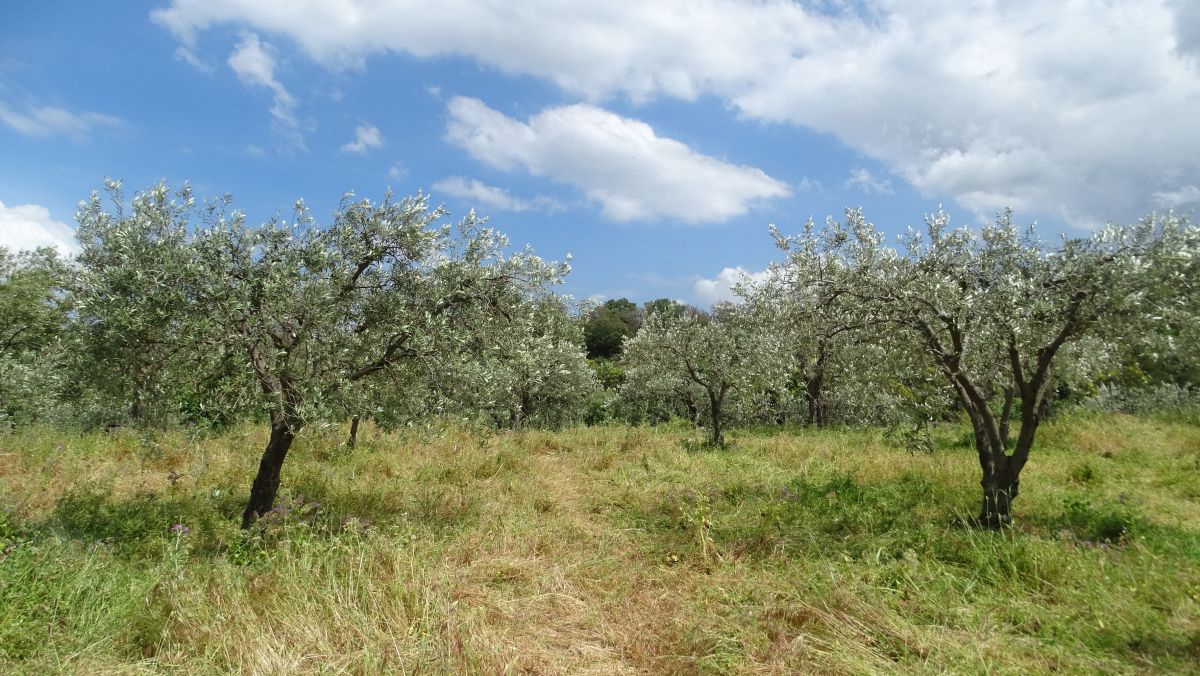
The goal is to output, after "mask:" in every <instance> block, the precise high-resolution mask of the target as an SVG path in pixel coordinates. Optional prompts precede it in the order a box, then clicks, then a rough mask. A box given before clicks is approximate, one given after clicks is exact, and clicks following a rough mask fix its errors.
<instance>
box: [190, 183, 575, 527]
mask: <svg viewBox="0 0 1200 676" xmlns="http://www.w3.org/2000/svg"><path fill="white" fill-rule="evenodd" d="M446 215H447V214H446V212H445V211H444V210H443V209H442V208H440V207H439V208H431V207H430V206H429V204H428V201H427V198H426V197H425V196H424V195H420V194H418V195H417V196H414V197H406V198H403V199H398V200H397V199H393V198H392V196H391V195H388V196H387V197H385V198H384V199H383V200H382V201H380V202H372V201H370V200H365V199H354V198H353V197H352V196H347V197H346V198H345V199H344V200H343V201H342V204H341V206H340V207H339V209H338V211H337V212H336V213H335V215H334V219H333V222H332V223H331V224H330V225H328V226H324V227H322V226H318V225H317V224H316V222H315V221H314V219H313V218H312V216H311V215H310V214H309V212H308V210H307V209H306V208H305V207H304V205H303V204H302V203H298V204H297V206H296V210H295V214H294V217H293V218H292V220H290V221H284V220H281V219H275V220H272V221H270V222H268V223H266V224H264V225H262V226H261V227H258V228H250V227H247V226H246V225H245V223H244V219H243V218H242V217H241V215H240V214H236V213H235V214H233V215H232V216H230V217H224V216H222V217H221V218H219V219H217V220H216V221H215V222H214V223H212V224H211V225H210V226H209V227H207V228H204V229H202V230H200V231H199V232H197V233H196V235H195V237H194V242H193V246H194V249H195V265H196V266H197V268H198V270H199V272H200V274H199V275H198V279H201V280H203V284H202V286H201V287H200V288H198V289H197V293H196V297H195V303H196V312H197V313H203V317H204V326H203V327H201V328H199V329H198V333H202V334H203V333H215V334H217V335H219V336H220V339H221V341H222V342H224V343H225V344H227V345H234V346H237V347H238V348H239V349H240V350H241V351H242V353H243V354H244V365H245V368H246V369H247V371H248V372H249V373H250V374H252V376H253V377H254V379H255V380H256V381H257V383H258V386H259V388H260V390H261V392H262V396H263V403H264V407H265V409H266V411H267V412H268V415H269V419H270V430H271V433H270V438H269V440H268V442H267V445H266V448H265V449H264V451H263V454H262V458H261V460H260V462H259V468H258V473H257V475H256V476H255V478H254V482H253V484H252V485H251V490H250V499H249V501H248V503H247V505H246V509H245V512H244V514H243V517H242V525H243V527H248V526H249V525H250V524H252V523H253V522H254V521H255V520H256V519H257V518H258V517H259V516H260V515H262V514H264V513H266V512H268V511H270V509H271V508H272V506H273V504H274V501H275V496H276V492H277V491H278V488H279V484H280V471H281V469H282V467H283V464H284V460H285V458H286V457H287V453H288V450H289V449H290V448H291V445H292V441H293V440H294V439H295V437H296V435H297V434H298V433H299V432H300V431H301V429H303V428H304V426H305V425H306V424H308V423H310V422H311V421H313V420H317V419H329V418H333V419H337V418H341V417H343V416H344V413H345V411H346V410H347V406H346V404H347V401H353V402H360V401H362V400H363V399H362V397H363V396H364V395H363V393H362V390H363V388H369V387H370V386H371V383H372V382H386V380H385V379H383V378H381V377H382V376H385V375H386V374H388V373H389V372H390V371H392V370H394V369H401V370H404V369H405V368H406V367H411V366H412V365H413V364H414V363H420V362H423V361H426V360H431V359H432V358H433V357H434V356H435V355H437V354H439V353H445V352H453V351H456V350H459V349H462V348H463V347H464V346H465V345H467V344H468V343H469V342H470V339H471V336H472V332H473V331H475V330H476V327H480V326H489V325H490V324H489V323H488V322H486V321H484V319H485V318H487V317H494V316H497V315H500V316H503V315H504V313H505V312H506V311H507V309H508V308H507V305H506V304H507V302H508V301H509V300H510V299H511V297H512V295H513V293H514V292H515V293H517V294H525V293H533V292H534V291H538V290H543V289H545V288H546V287H547V286H548V285H550V284H552V283H556V282H557V281H559V280H560V279H561V277H562V276H563V275H564V274H566V272H567V271H568V267H567V266H566V265H565V264H562V265H559V264H551V263H546V262H544V261H542V260H541V259H540V258H538V257H537V256H534V255H533V254H532V252H530V251H528V250H525V251H523V252H518V253H515V254H511V255H506V253H505V250H506V248H507V247H508V241H507V240H506V239H505V238H504V237H503V235H500V234H499V233H497V232H495V231H494V230H492V229H489V228H486V227H484V221H482V220H480V219H478V218H476V217H475V214H474V213H473V212H472V213H471V214H470V215H468V216H467V217H466V218H464V219H463V220H462V221H461V222H460V223H459V224H458V225H457V227H453V226H451V225H450V224H445V223H443V220H444V218H445V216H446Z"/></svg>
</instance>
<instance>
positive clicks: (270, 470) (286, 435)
mask: <svg viewBox="0 0 1200 676" xmlns="http://www.w3.org/2000/svg"><path fill="white" fill-rule="evenodd" d="M291 422H292V423H293V424H289V421H288V420H286V419H285V418H284V417H283V416H278V415H277V416H274V419H273V420H272V421H271V439H270V441H268V442H267V448H266V450H264V451H263V456H262V460H260V461H259V463H258V474H257V475H256V476H255V477H254V483H253V484H251V485H250V502H249V503H247V504H246V511H245V512H243V513H242V528H243V529H245V528H249V527H250V526H251V524H253V523H254V522H255V521H257V520H258V519H259V517H261V516H262V515H263V514H266V513H267V512H269V511H271V508H272V507H274V506H275V494H276V493H277V492H278V491H279V472H280V470H281V469H282V468H283V460H284V458H286V457H287V452H288V449H289V448H291V446H292V440H293V439H295V438H296V432H298V431H300V427H299V423H298V421H291Z"/></svg>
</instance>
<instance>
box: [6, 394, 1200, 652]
mask: <svg viewBox="0 0 1200 676" xmlns="http://www.w3.org/2000/svg"><path fill="white" fill-rule="evenodd" d="M938 435H939V436H938V438H937V444H936V446H937V448H936V450H935V451H934V452H932V453H930V454H918V455H911V454H909V453H907V452H906V451H904V450H901V449H898V448H895V447H892V446H889V445H888V444H887V443H886V442H885V441H884V439H883V438H882V437H881V435H879V434H877V433H872V432H861V431H825V432H807V431H806V432H797V433H787V434H782V433H781V434H775V435H770V434H752V433H745V432H744V433H741V434H735V435H734V436H733V448H732V449H731V450H727V451H722V452H711V451H697V450H694V446H693V445H691V444H688V443H685V442H686V441H687V440H688V439H690V438H691V437H692V435H691V434H690V433H689V432H687V431H680V430H664V429H659V430H653V429H638V428H621V427H604V428H585V429H577V430H570V431H565V432H561V433H545V432H529V433H515V434H498V435H479V434H475V433H471V432H467V431H462V430H453V429H451V430H443V431H440V432H436V433H434V432H430V431H423V432H410V433H405V434H396V435H384V434H381V433H378V432H377V431H375V430H372V429H368V430H367V432H366V434H365V437H366V439H365V441H364V442H363V443H361V444H360V447H359V448H358V449H356V450H353V451H349V450H347V449H345V448H342V447H340V446H339V442H340V440H341V438H342V437H341V433H340V432H337V433H335V432H333V431H331V432H330V433H329V434H326V435H321V434H315V435H309V436H307V437H305V438H304V439H302V440H300V441H299V442H298V443H297V447H296V448H294V450H293V452H292V453H293V454H292V457H290V458H289V459H288V464H287V466H286V467H285V472H284V474H285V476H284V484H285V487H284V493H285V495H286V498H285V500H284V501H283V505H282V507H281V508H280V509H279V510H278V512H277V513H276V514H273V515H271V516H270V517H269V518H268V519H266V520H265V522H264V525H263V526H262V527H261V528H258V529H256V530H255V531H254V532H253V533H251V534H250V535H244V534H242V533H240V532H239V531H238V530H237V528H236V526H237V520H238V516H239V515H240V511H241V508H242V505H243V499H244V495H245V492H246V490H247V487H248V484H249V481H250V477H251V474H252V470H253V468H254V466H255V462H256V455H257V451H258V450H259V449H260V448H261V447H262V445H263V444H264V443H265V435H264V430H261V429H256V428H249V427H247V428H244V429H239V430H236V431H233V432H231V433H227V434H224V435H222V436H220V437H216V438H209V439H199V440H190V439H188V438H187V437H186V436H183V435H181V434H180V435H144V434H138V433H134V432H118V433H114V434H98V435H93V436H83V437H80V436H77V435H70V434H65V433H59V432H54V431H49V430H37V431H26V432H17V433H15V434H10V435H7V436H2V437H0V507H3V508H4V512H3V513H2V515H0V548H2V549H3V554H2V559H0V670H3V671H15V672H47V671H49V672H76V673H103V672H110V673H111V672H119V673H125V672H158V671H184V672H189V673H192V672H194V673H207V672H229V671H239V672H256V673H294V672H306V671H307V672H338V671H350V672H358V673H378V672H409V673H411V672H416V673H426V672H442V673H444V672H452V673H460V672H484V673H497V672H499V673H504V672H533V673H559V672H572V673H596V674H615V673H646V672H659V673H701V672H704V673H707V672H734V673H796V672H818V673H825V672H828V673H872V672H874V673H878V672H918V673H919V672H937V671H952V672H956V673H983V672H988V673H1031V672H1046V671H1065V672H1073V673H1095V672H1111V673H1122V672H1129V673H1134V672H1136V673H1144V672H1162V673H1167V672H1172V673H1179V672H1189V671H1190V672H1200V669H1198V667H1197V665H1198V664H1200V427H1194V426H1189V425H1183V424H1171V423H1165V422H1155V421H1150V420H1144V419H1135V418H1129V417H1119V416H1109V417H1093V418H1081V417H1074V418H1069V419H1067V420H1065V421H1061V422H1057V423H1054V424H1051V425H1048V426H1047V427H1046V428H1044V430H1043V433H1042V435H1041V436H1040V439H1039V441H1040V443H1039V446H1038V448H1037V449H1035V454H1034V456H1033V458H1032V460H1031V462H1030V465H1029V467H1028V468H1027V470H1026V476H1025V477H1023V480H1022V482H1021V488H1022V495H1021V496H1020V499H1019V500H1018V501H1017V503H1016V512H1017V517H1018V526H1017V527H1016V528H1015V529H1013V530H1012V531H1010V532H1007V533H1002V534H996V533H989V532H981V531H977V530H973V529H971V528H968V527H965V526H964V525H963V521H964V520H965V517H967V516H968V515H969V514H971V513H973V512H974V510H975V509H976V502H977V499H978V498H977V493H978V477H977V473H978V468H977V466H976V462H975V460H974V456H973V452H972V450H971V449H970V448H969V447H967V446H966V445H965V444H966V442H967V439H968V438H969V435H968V434H967V430H966V429H963V428H957V427H949V428H946V429H943V430H940V431H939V432H938ZM175 524H180V525H179V526H175V527H174V529H173V528H172V527H173V526H174V525H175Z"/></svg>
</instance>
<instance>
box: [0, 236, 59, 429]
mask: <svg viewBox="0 0 1200 676" xmlns="http://www.w3.org/2000/svg"><path fill="white" fill-rule="evenodd" d="M69 279H70V269H69V267H68V265H67V263H66V262H65V261H63V260H62V259H61V258H60V257H59V256H58V255H57V254H56V253H55V251H54V250H53V249H48V248H43V249H36V250H33V251H18V252H10V251H9V250H8V249H6V248H4V247H0V427H3V426H7V425H9V424H13V423H18V422H26V421H31V420H37V419H45V418H46V417H48V413H49V411H50V409H52V408H54V406H55V403H56V402H57V401H58V400H59V399H60V395H61V391H60V390H61V387H62V385H63V383H62V377H61V375H62V374H61V366H62V362H63V361H64V357H65V350H64V345H63V342H64V339H65V333H66V329H67V325H68V317H69V312H70V299H69V296H68V295H67V294H66V288H67V285H68V284H69Z"/></svg>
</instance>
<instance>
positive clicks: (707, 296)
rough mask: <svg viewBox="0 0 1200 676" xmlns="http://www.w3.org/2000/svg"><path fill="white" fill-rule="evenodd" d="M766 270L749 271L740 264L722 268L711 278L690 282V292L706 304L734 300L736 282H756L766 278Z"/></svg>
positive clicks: (735, 298)
mask: <svg viewBox="0 0 1200 676" xmlns="http://www.w3.org/2000/svg"><path fill="white" fill-rule="evenodd" d="M767 274H768V271H767V270H760V271H758V272H751V271H749V270H746V269H745V268H743V267H742V266H740V265H739V266H737V267H733V268H724V269H722V270H721V272H719V273H718V274H717V276H716V277H714V278H712V279H707V278H703V277H702V278H700V279H697V280H696V281H695V283H693V284H692V292H693V293H694V294H695V295H696V298H698V299H699V300H700V301H702V302H704V303H708V304H710V305H711V304H713V303H720V302H722V301H736V300H737V295H736V294H734V292H733V286H734V285H735V284H738V283H745V284H750V285H753V284H756V283H758V282H761V281H763V280H764V279H766V278H767Z"/></svg>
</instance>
